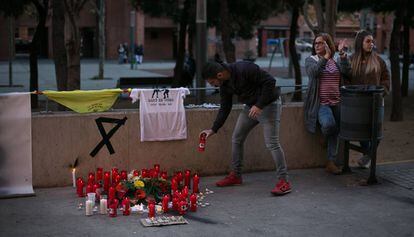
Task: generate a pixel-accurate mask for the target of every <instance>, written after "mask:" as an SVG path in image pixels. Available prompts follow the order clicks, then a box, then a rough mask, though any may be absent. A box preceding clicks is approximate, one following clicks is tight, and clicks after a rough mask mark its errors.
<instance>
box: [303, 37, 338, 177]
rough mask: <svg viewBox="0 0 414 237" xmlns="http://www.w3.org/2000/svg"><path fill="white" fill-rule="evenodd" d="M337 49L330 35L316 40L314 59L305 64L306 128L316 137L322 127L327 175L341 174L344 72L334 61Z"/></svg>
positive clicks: (307, 60) (313, 48)
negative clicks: (341, 109) (315, 134)
mask: <svg viewBox="0 0 414 237" xmlns="http://www.w3.org/2000/svg"><path fill="white" fill-rule="evenodd" d="M334 54H335V45H334V42H333V40H332V37H331V36H330V35H329V34H320V35H318V36H316V37H315V39H314V41H313V47H312V55H311V56H309V57H308V58H307V59H306V61H305V67H306V72H307V74H308V76H309V83H308V90H307V96H306V100H305V103H304V114H305V125H306V128H307V130H308V131H309V132H311V133H315V132H316V127H317V124H319V125H320V128H321V131H322V134H323V136H324V137H325V138H326V140H327V142H328V151H327V153H328V154H327V156H328V157H327V158H328V162H327V164H326V171H327V172H329V173H332V174H340V173H341V170H340V169H339V168H338V167H337V166H336V164H335V160H336V156H337V144H338V133H339V119H340V116H339V113H340V107H339V106H340V102H341V99H340V92H339V87H340V85H341V72H340V68H339V66H338V64H337V63H336V62H335V61H334V59H333V56H334Z"/></svg>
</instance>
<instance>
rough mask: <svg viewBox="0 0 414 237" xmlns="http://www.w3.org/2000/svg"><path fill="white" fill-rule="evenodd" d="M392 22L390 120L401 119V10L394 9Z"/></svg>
mask: <svg viewBox="0 0 414 237" xmlns="http://www.w3.org/2000/svg"><path fill="white" fill-rule="evenodd" d="M394 14H395V16H394V24H393V29H392V33H391V41H390V61H391V81H392V111H391V121H402V120H403V110H402V98H401V89H400V88H401V87H400V62H399V53H400V29H401V24H402V17H403V16H402V10H401V9H400V8H399V9H397V10H396V11H395V13H394Z"/></svg>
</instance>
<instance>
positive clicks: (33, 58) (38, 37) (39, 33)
mask: <svg viewBox="0 0 414 237" xmlns="http://www.w3.org/2000/svg"><path fill="white" fill-rule="evenodd" d="M32 3H33V4H34V5H35V7H36V10H37V14H38V17H39V22H38V23H37V26H36V32H35V33H34V35H33V38H32V43H31V44H30V56H29V61H30V91H35V90H36V91H37V90H39V80H38V76H39V75H38V68H37V57H38V54H39V49H40V47H41V46H40V43H41V42H42V40H45V39H43V36H44V35H45V32H46V27H45V24H46V16H47V8H48V0H43V1H42V4H43V5H42V4H41V3H40V2H39V1H37V0H32ZM31 104H32V108H37V107H38V96H37V95H36V94H33V95H31Z"/></svg>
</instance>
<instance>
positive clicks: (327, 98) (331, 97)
mask: <svg viewBox="0 0 414 237" xmlns="http://www.w3.org/2000/svg"><path fill="white" fill-rule="evenodd" d="M319 80H320V81H319V100H320V104H321V105H336V104H338V103H339V102H340V93H339V83H340V72H339V69H338V66H337V65H336V63H335V61H334V60H333V59H329V60H328V62H327V63H326V66H325V68H324V69H323V70H322V72H321V76H320V79H319Z"/></svg>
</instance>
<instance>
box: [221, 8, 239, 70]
mask: <svg viewBox="0 0 414 237" xmlns="http://www.w3.org/2000/svg"><path fill="white" fill-rule="evenodd" d="M227 1H228V0H221V1H220V19H221V24H220V28H221V29H220V30H221V42H222V43H223V51H224V54H225V56H226V60H227V63H233V62H235V61H236V49H235V47H234V44H233V43H232V42H231V35H230V34H231V32H232V30H231V28H230V20H229V17H228V16H229V9H228V2H227Z"/></svg>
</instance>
